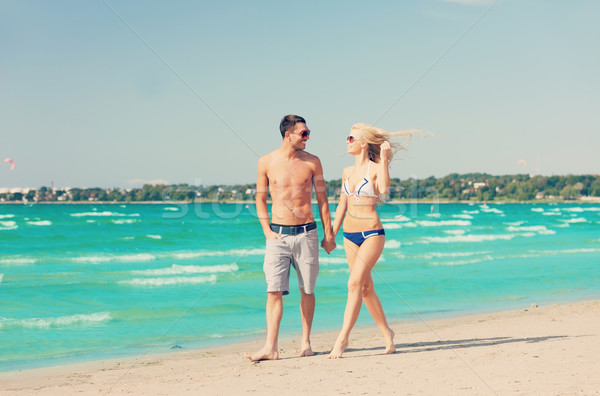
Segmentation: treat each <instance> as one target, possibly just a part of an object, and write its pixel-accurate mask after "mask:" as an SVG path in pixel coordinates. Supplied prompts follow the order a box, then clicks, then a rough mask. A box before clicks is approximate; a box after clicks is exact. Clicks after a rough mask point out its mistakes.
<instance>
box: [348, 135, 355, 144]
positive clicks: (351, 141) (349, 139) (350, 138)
mask: <svg viewBox="0 0 600 396" xmlns="http://www.w3.org/2000/svg"><path fill="white" fill-rule="evenodd" d="M346 141H347V142H348V143H354V142H356V138H355V137H354V136H352V135H350V136H348V137H347V138H346Z"/></svg>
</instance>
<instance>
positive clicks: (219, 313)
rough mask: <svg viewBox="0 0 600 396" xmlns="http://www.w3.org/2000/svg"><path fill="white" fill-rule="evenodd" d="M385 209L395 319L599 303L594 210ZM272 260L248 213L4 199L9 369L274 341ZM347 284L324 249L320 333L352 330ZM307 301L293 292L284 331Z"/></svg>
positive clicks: (4, 356)
mask: <svg viewBox="0 0 600 396" xmlns="http://www.w3.org/2000/svg"><path fill="white" fill-rule="evenodd" d="M331 210H332V213H333V212H334V211H335V205H332V207H331ZM379 212H380V215H381V217H382V219H383V221H384V227H385V229H386V238H387V239H386V248H385V250H384V253H383V256H382V258H381V259H380V261H379V262H378V263H377V265H376V267H375V269H374V272H373V279H374V282H375V285H376V290H377V291H378V294H379V296H380V299H381V301H382V303H383V306H384V309H385V311H386V313H387V315H388V318H389V319H390V320H420V319H425V320H427V319H430V318H432V317H439V316H452V315H461V314H465V313H472V312H482V311H496V310H503V309H515V308H523V307H528V306H529V305H530V304H532V303H537V304H550V303H561V302H568V301H574V300H584V299H596V298H600V232H599V230H600V205H598V204H489V205H487V206H486V205H479V204H475V205H471V204H440V205H439V206H437V205H434V206H432V205H431V204H419V205H417V204H384V205H381V206H380V208H379ZM314 213H315V214H316V213H318V211H317V209H316V206H315V208H314ZM319 233H320V237H321V234H322V231H321V229H320V228H319ZM337 242H338V244H339V245H341V242H342V241H341V235H340V236H338V240H337ZM263 253H264V237H263V235H262V232H261V229H260V226H259V223H258V220H257V219H256V209H255V206H254V205H252V204H216V203H215V204H211V203H207V204H201V205H200V204H195V205H180V204H155V205H144V204H128V205H119V204H114V205H100V204H82V205H61V204H55V205H41V204H40V205H29V206H25V205H21V206H20V205H0V371H10V370H17V369H23V368H29V367H39V366H46V365H57V364H63V363H65V362H72V361H82V360H95V359H103V358H109V357H120V356H128V355H131V356H135V355H141V354H144V353H148V352H151V353H156V352H167V351H170V350H171V349H173V348H175V349H177V350H178V349H179V348H181V349H192V348H199V347H206V346H212V345H218V344H222V343H227V342H233V341H239V340H243V339H247V338H250V337H259V338H262V337H263V334H264V327H265V319H264V316H265V315H264V309H265V307H264V304H265V298H266V297H265V283H264V277H263V273H262V261H263ZM347 277H348V270H347V266H346V261H345V257H344V251H343V249H341V248H338V249H336V250H335V251H334V252H333V253H332V254H331V255H330V256H327V255H326V254H325V252H324V251H322V254H321V271H320V275H319V280H318V283H317V290H316V294H317V309H316V314H315V320H314V329H315V330H317V331H318V330H325V329H327V330H329V329H338V328H339V327H340V326H341V323H342V315H343V310H344V306H345V299H346V282H347ZM291 285H296V281H295V273H294V272H293V271H292V280H291ZM298 303H299V292H298V291H297V289H296V288H292V290H291V294H290V295H289V296H287V297H285V308H284V317H283V321H282V328H281V332H282V333H284V334H299V330H300V316H299V311H298ZM359 323H362V324H370V323H371V318H370V316H369V314H368V312H367V311H366V310H363V311H362V312H361V317H360V318H359ZM399 336H400V337H401V335H399ZM332 342H333V340H332Z"/></svg>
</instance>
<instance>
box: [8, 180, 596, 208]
mask: <svg viewBox="0 0 600 396" xmlns="http://www.w3.org/2000/svg"><path fill="white" fill-rule="evenodd" d="M391 182H392V183H391V188H390V192H389V194H388V196H387V199H388V200H407V199H418V200H435V199H438V200H440V201H487V202H493V201H533V200H577V199H585V198H586V197H588V198H589V197H600V175H568V176H529V175H524V174H519V175H505V176H492V175H489V174H486V173H469V174H462V175H461V174H458V173H452V174H450V175H448V176H445V177H442V178H435V177H433V176H432V177H429V178H427V179H406V180H400V179H397V178H394V179H392V180H391ZM326 186H327V194H328V196H329V197H330V198H332V199H337V197H338V196H339V194H340V186H341V180H340V179H338V180H331V181H328V182H326ZM255 195H256V185H255V184H242V185H230V186H226V185H213V186H193V185H189V184H176V185H162V184H157V185H149V184H146V185H144V186H142V187H141V188H130V189H121V188H111V189H103V188H68V189H54V188H49V187H41V188H39V189H38V190H34V189H26V190H22V189H0V202H11V201H12V202H15V201H16V202H19V201H23V202H160V201H180V202H202V201H222V202H229V201H244V200H254V199H255Z"/></svg>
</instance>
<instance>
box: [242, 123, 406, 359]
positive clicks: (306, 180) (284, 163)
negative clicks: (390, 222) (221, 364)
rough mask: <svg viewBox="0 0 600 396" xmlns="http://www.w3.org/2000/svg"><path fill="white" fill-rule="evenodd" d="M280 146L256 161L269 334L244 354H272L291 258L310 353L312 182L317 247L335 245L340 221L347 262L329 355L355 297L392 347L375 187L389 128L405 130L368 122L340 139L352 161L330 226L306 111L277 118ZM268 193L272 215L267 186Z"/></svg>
mask: <svg viewBox="0 0 600 396" xmlns="http://www.w3.org/2000/svg"><path fill="white" fill-rule="evenodd" d="M279 130H280V132H281V136H282V137H283V143H282V144H281V147H280V148H279V149H277V150H275V151H273V152H271V153H269V154H267V155H265V156H263V157H261V158H260V159H259V161H258V178H257V182H256V210H257V214H258V218H259V220H260V223H261V225H262V228H263V232H264V234H265V238H266V240H267V241H266V250H265V260H264V266H263V270H264V273H265V277H266V280H267V308H266V313H267V340H266V343H265V346H264V347H263V348H262V349H260V350H259V351H257V352H256V353H254V354H246V357H247V358H249V359H250V360H253V361H256V360H266V359H277V358H278V357H279V353H278V345H277V339H278V334H279V325H280V323H281V317H282V314H283V298H282V297H283V295H286V294H289V275H290V266H294V268H295V270H296V272H297V275H298V287H299V288H300V292H301V302H300V312H301V316H302V341H301V345H300V348H301V356H312V355H314V352H313V351H312V349H311V345H310V330H311V326H312V320H313V315H314V311H315V295H314V289H315V283H316V279H317V273H318V272H319V252H318V250H319V248H318V237H317V225H316V223H315V221H314V218H313V214H312V204H311V197H312V192H313V186H314V189H315V193H316V197H317V202H318V207H319V215H320V217H321V222H322V224H323V232H324V234H325V237H324V238H323V240H322V241H321V247H322V248H323V249H325V251H326V252H327V253H328V254H329V253H330V252H331V251H332V250H333V249H335V247H336V244H335V237H336V235H337V233H338V231H339V229H340V227H341V225H342V220H344V218H346V221H344V227H343V229H344V248H345V250H346V257H347V259H348V265H349V267H350V279H349V280H348V301H347V303H346V310H345V313H344V324H343V327H342V330H341V332H340V334H339V336H338V338H337V340H336V342H335V345H334V346H333V349H332V351H331V353H330V355H329V358H334V359H335V358H340V357H342V354H343V353H344V350H345V349H346V348H347V347H348V338H349V336H350V331H351V330H352V327H353V326H354V324H355V323H356V319H357V318H358V314H359V312H360V308H361V304H362V302H363V301H364V302H365V305H366V306H367V309H368V310H369V312H370V313H371V316H373V319H374V320H375V322H376V323H377V325H378V326H379V329H380V330H381V332H382V333H383V337H384V339H385V344H386V349H385V352H386V353H394V352H395V351H396V347H395V346H394V332H393V331H392V329H390V327H389V326H388V323H387V320H386V318H385V314H384V313H383V308H382V306H381V303H380V301H379V298H378V297H377V294H375V290H374V287H373V279H372V278H371V269H372V268H373V266H374V265H375V263H376V262H377V259H378V258H379V256H380V255H381V252H382V251H383V245H384V243H385V232H384V230H383V226H382V224H381V220H380V219H379V216H378V215H377V211H376V205H377V200H378V195H379V194H386V193H387V192H388V190H389V187H390V175H389V169H388V168H389V162H390V161H391V159H392V155H393V153H392V149H393V148H397V147H398V146H397V145H394V144H390V142H389V137H391V136H406V135H408V136H410V135H411V132H395V133H389V132H386V131H384V130H382V129H379V128H375V127H373V126H371V125H367V124H354V125H353V126H352V129H351V130H350V136H348V138H347V139H346V146H347V152H348V153H349V154H352V155H354V159H355V165H354V166H350V167H348V168H346V169H344V172H343V176H342V180H343V183H342V188H341V194H340V201H339V204H338V207H337V210H336V213H335V220H334V222H333V226H332V225H331V217H330V212H329V204H328V202H327V191H326V186H325V181H324V179H323V169H322V167H321V162H320V161H319V158H317V157H316V156H314V155H312V154H309V153H307V152H306V151H304V148H305V146H306V142H307V141H308V139H309V137H310V130H309V129H308V128H307V126H306V121H305V120H304V118H302V117H300V116H297V115H287V116H285V117H283V119H282V120H281V123H280V125H279ZM268 192H270V193H271V199H272V207H271V218H269V211H268V208H267V193H268Z"/></svg>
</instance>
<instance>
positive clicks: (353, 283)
mask: <svg viewBox="0 0 600 396" xmlns="http://www.w3.org/2000/svg"><path fill="white" fill-rule="evenodd" d="M384 243H385V237H384V236H375V237H371V238H368V239H367V240H366V241H365V242H363V244H362V245H361V246H360V247H359V246H356V245H355V244H354V243H352V242H350V241H348V240H346V239H344V247H345V249H346V257H347V259H348V266H349V267H350V278H349V279H348V301H347V302H346V310H345V312H344V324H343V326H342V330H341V331H340V334H339V336H338V338H337V340H336V342H335V345H334V347H333V349H332V351H331V353H330V354H329V358H330V359H331V358H334V359H335V358H339V357H342V354H343V353H344V350H345V349H346V348H347V347H348V337H349V336H350V331H351V330H352V327H354V324H355V323H356V319H357V318H358V314H359V313H360V306H361V304H362V290H363V286H365V285H367V283H368V281H369V279H370V273H371V268H373V266H374V265H375V262H376V261H377V259H378V258H379V256H380V255H381V252H382V251H383V245H384Z"/></svg>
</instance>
